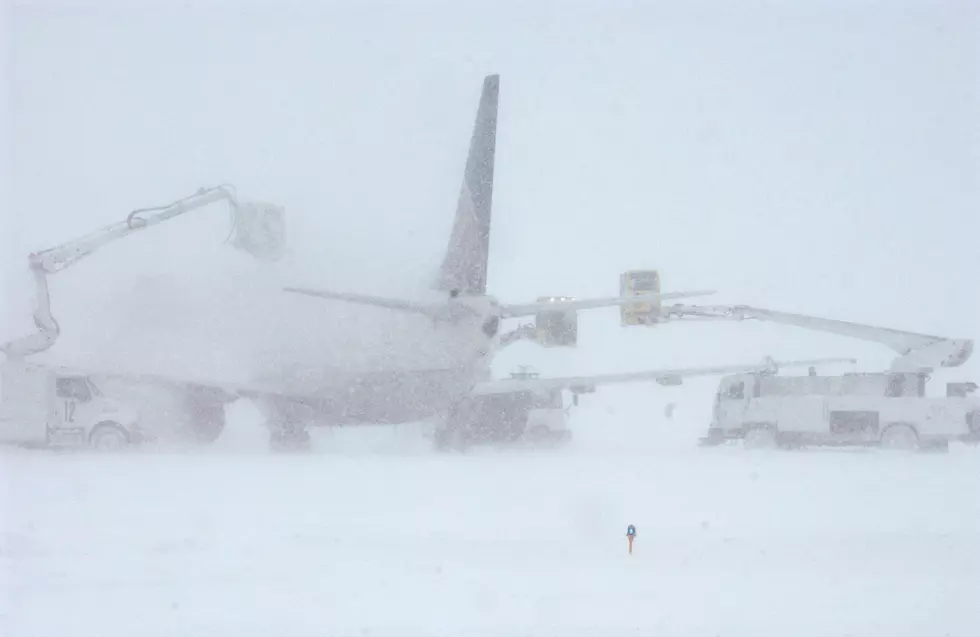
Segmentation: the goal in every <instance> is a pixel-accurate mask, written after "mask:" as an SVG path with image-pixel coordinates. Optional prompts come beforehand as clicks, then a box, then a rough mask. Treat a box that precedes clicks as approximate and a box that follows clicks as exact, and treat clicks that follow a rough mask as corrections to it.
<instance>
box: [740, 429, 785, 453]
mask: <svg viewBox="0 0 980 637" xmlns="http://www.w3.org/2000/svg"><path fill="white" fill-rule="evenodd" d="M778 443H779V441H778V440H777V439H776V428H775V427H771V426H765V425H761V426H755V427H752V428H750V429H749V430H748V431H746V432H745V438H743V439H742V445H743V446H744V447H745V448H746V449H775V448H776V447H778V446H779V444H778Z"/></svg>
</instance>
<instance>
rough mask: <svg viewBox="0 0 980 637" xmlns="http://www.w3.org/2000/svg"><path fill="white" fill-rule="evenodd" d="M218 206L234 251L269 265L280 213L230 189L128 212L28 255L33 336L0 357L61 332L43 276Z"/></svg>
mask: <svg viewBox="0 0 980 637" xmlns="http://www.w3.org/2000/svg"><path fill="white" fill-rule="evenodd" d="M221 200H225V201H227V202H228V204H229V206H230V207H231V212H232V224H233V227H232V234H231V235H230V236H229V240H230V241H231V244H232V245H233V246H234V247H235V248H238V249H240V250H244V251H246V252H248V253H249V254H251V255H252V256H253V257H255V258H257V259H260V260H263V261H275V260H277V259H279V258H280V257H281V256H282V254H283V249H284V245H285V228H284V218H283V209H282V208H280V207H278V206H275V205H272V204H266V203H252V202H249V203H245V202H240V201H238V199H237V198H236V197H235V195H234V189H233V188H232V187H231V186H224V185H222V186H215V187H213V188H201V189H200V190H198V191H197V192H196V193H195V194H193V195H191V196H189V197H185V198H183V199H179V200H177V201H175V202H173V203H170V204H167V205H163V206H156V207H152V208H141V209H139V210H134V211H133V212H131V213H130V214H129V215H128V216H127V217H126V219H125V220H123V221H120V222H117V223H115V224H112V225H109V226H106V227H104V228H101V229H99V230H96V231H94V232H91V233H89V234H87V235H85V236H83V237H79V238H78V239H75V240H73V241H69V242H67V243H63V244H61V245H59V246H55V247H53V248H48V249H47V250H42V251H40V252H34V253H32V254H30V255H29V257H28V263H29V265H30V268H31V272H32V274H33V276H34V284H35V288H36V294H37V307H36V309H35V311H34V325H35V326H36V327H37V330H38V331H37V332H36V333H34V334H29V335H27V336H24V337H21V338H19V339H16V340H13V341H10V342H8V343H5V344H3V345H0V351H3V352H4V354H6V355H7V357H8V358H11V359H21V358H23V357H25V356H29V355H31V354H37V353H39V352H43V351H45V350H47V349H49V348H50V347H51V346H52V345H54V343H55V341H56V340H57V338H58V335H59V333H60V331H61V328H60V327H59V326H58V321H57V320H55V318H54V316H53V315H52V314H51V297H50V295H49V293H48V280H47V277H48V275H49V274H54V273H56V272H60V271H61V270H63V269H65V268H67V267H69V266H71V265H74V264H75V263H77V262H78V261H80V260H81V259H84V258H85V257H87V256H88V255H90V254H92V253H93V252H95V251H96V250H98V249H99V248H101V247H102V246H104V245H106V244H109V243H112V242H113V241H116V240H118V239H122V238H124V237H128V236H129V235H131V234H134V233H137V232H139V231H141V230H144V229H146V228H149V227H150V226H154V225H156V224H158V223H163V222H164V221H167V220H169V219H173V218H174V217H178V216H180V215H182V214H185V213H187V212H191V211H192V210H196V209H198V208H202V207H204V206H208V205H210V204H212V203H215V202H217V201H221Z"/></svg>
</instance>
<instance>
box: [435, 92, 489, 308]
mask: <svg viewBox="0 0 980 637" xmlns="http://www.w3.org/2000/svg"><path fill="white" fill-rule="evenodd" d="M499 92H500V76H499V75H488V76H486V77H485V78H484V79H483V92H482V94H481V95H480V106H479V109H478V110H477V113H476V122H475V124H474V125H473V136H472V138H471V139H470V149H469V155H468V156H467V158H466V171H465V173H464V174H463V183H462V186H461V187H460V192H459V202H458V203H457V205H456V218H455V221H454V222H453V229H452V234H451V235H450V237H449V245H448V246H447V248H446V254H445V256H444V257H443V261H442V266H441V268H440V270H439V279H438V282H437V286H438V288H439V289H441V290H446V291H455V292H456V293H459V294H485V293H486V291H487V257H488V256H489V249H490V213H491V202H492V198H493V167H494V155H495V153H496V145H497V99H498V95H499Z"/></svg>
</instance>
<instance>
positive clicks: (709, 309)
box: [664, 305, 973, 373]
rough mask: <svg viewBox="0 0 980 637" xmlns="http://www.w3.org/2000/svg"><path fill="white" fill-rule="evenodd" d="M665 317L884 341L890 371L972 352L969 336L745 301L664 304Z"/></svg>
mask: <svg viewBox="0 0 980 637" xmlns="http://www.w3.org/2000/svg"><path fill="white" fill-rule="evenodd" d="M664 318H666V319H667V320H676V319H694V320H697V319H702V320H712V319H715V320H726V319H727V320H733V321H744V320H757V321H769V322H772V323H780V324H783V325H793V326H796V327H802V328H804V329H809V330H817V331H821V332H829V333H831V334H838V335H840V336H848V337H851V338H857V339H861V340H865V341H873V342H876V343H881V344H882V345H885V346H886V347H888V348H890V349H891V350H893V351H895V352H896V353H897V354H898V356H897V357H896V358H895V359H894V360H893V361H892V363H891V367H890V370H891V371H893V372H924V373H929V372H931V371H933V370H934V369H935V368H936V367H958V366H959V365H962V364H963V363H965V362H966V361H967V360H968V359H969V358H970V355H971V354H972V353H973V341H972V340H970V339H952V338H945V337H942V336H932V335H929V334H917V333H915V332H904V331H901V330H895V329H891V328H888V327H876V326H873V325H863V324H861V323H851V322H848V321H838V320H835V319H826V318H819V317H816V316H806V315H804V314H792V313H790V312H780V311H777V310H767V309H762V308H757V307H750V306H748V305H706V306H685V305H675V306H671V307H668V308H664Z"/></svg>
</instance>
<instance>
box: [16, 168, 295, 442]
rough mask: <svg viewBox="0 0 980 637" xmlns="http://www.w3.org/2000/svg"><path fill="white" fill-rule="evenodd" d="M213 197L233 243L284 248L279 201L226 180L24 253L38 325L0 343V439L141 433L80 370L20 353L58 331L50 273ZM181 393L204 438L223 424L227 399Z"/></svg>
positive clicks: (266, 251) (271, 256)
mask: <svg viewBox="0 0 980 637" xmlns="http://www.w3.org/2000/svg"><path fill="white" fill-rule="evenodd" d="M218 201H226V202H228V204H229V205H230V207H231V211H232V222H233V228H232V230H233V232H232V235H231V236H230V237H229V242H230V243H231V244H232V246H233V247H235V248H237V249H240V250H243V251H245V252H248V253H249V254H250V255H251V256H253V257H254V258H256V259H259V260H263V261H275V260H277V259H279V258H280V257H281V256H282V254H283V247H284V236H285V229H284V224H283V217H284V213H283V209H282V208H280V207H278V206H275V205H273V204H268V203H260V202H243V201H239V200H238V199H237V197H236V196H235V193H234V189H233V188H232V187H231V186H225V185H222V186H216V187H213V188H202V189H200V190H198V192H196V193H195V194H193V195H191V196H189V197H185V198H183V199H179V200H177V201H175V202H173V203H170V204H165V205H162V206H156V207H152V208H142V209H139V210H134V211H133V212H131V213H130V214H129V215H128V216H127V217H126V219H125V220H124V221H120V222H118V223H115V224H112V225H109V226H106V227H104V228H101V229H98V230H96V231H94V232H91V233H89V234H87V235H85V236H82V237H80V238H77V239H74V240H72V241H68V242H66V243H64V244H61V245H59V246H55V247H53V248H49V249H46V250H42V251H39V252H35V253H32V254H31V255H29V258H28V261H29V265H30V269H31V273H32V275H33V277H34V284H35V288H36V294H37V298H36V307H35V310H34V325H35V327H36V328H37V331H36V332H35V333H33V334H28V335H26V336H22V337H20V338H17V339H15V340H12V341H9V342H7V343H4V344H2V345H0V352H3V354H4V355H5V356H6V360H5V361H4V362H3V363H2V374H3V379H2V388H0V391H2V396H0V442H4V443H8V444H24V445H32V446H33V445H44V444H47V445H53V446H63V445H72V444H83V445H93V446H96V447H118V446H123V445H126V444H131V443H133V442H135V441H137V440H141V439H143V435H142V434H140V433H139V429H138V427H137V426H136V424H135V421H134V420H133V418H132V417H131V414H130V413H129V411H127V410H126V409H124V408H123V407H122V406H121V405H120V404H119V403H117V402H115V401H113V400H110V399H108V398H106V397H105V396H104V395H103V394H102V393H101V392H100V391H99V389H98V387H96V385H95V383H93V382H92V380H91V378H90V377H89V376H88V375H87V374H86V373H85V372H79V371H70V370H67V369H63V368H59V367H56V366H46V365H41V364H37V363H28V362H27V361H26V359H27V357H30V356H33V355H36V354H40V353H41V352H44V351H46V350H48V349H50V348H51V347H52V346H54V344H55V342H56V341H57V339H58V337H59V336H60V334H61V327H60V326H59V325H58V321H57V320H56V319H55V318H54V316H53V314H52V312H51V298H50V294H49V291H48V275H49V274H55V273H58V272H60V271H62V270H64V269H65V268H68V267H70V266H72V265H74V264H75V263H77V262H78V261H80V260H81V259H84V258H85V257H87V256H89V255H91V254H92V253H94V252H95V251H97V250H98V249H100V248H102V247H103V246H106V245H108V244H109V243H112V242H114V241H116V240H119V239H123V238H125V237H129V236H131V235H133V234H136V233H139V232H142V231H143V230H145V229H146V228H149V227H152V226H155V225H157V224H160V223H162V222H164V221H168V220H170V219H173V218H175V217H178V216H180V215H183V214H185V213H187V212H190V211H193V210H196V209H199V208H203V207H206V206H208V205H210V204H212V203H215V202H218ZM117 376H118V375H117ZM131 376H132V381H133V382H151V384H153V383H156V381H141V376H144V377H146V376H145V375H131ZM146 378H149V377H146ZM156 384H157V385H159V386H160V387H169V386H170V385H168V384H166V383H164V384H160V383H156ZM171 385H172V384H171ZM183 395H184V396H185V398H186V400H185V401H184V402H185V404H184V409H183V411H185V412H186V415H187V417H188V418H187V419H188V420H189V421H190V423H191V428H192V429H193V430H194V432H195V434H196V435H198V437H199V438H203V439H207V440H213V439H214V438H216V437H217V435H218V434H219V433H220V432H221V429H222V427H223V426H224V410H223V402H227V400H226V399H224V398H221V397H217V398H211V397H210V396H208V395H205V394H202V393H201V392H197V393H195V392H193V391H186V392H183ZM202 396H203V398H202Z"/></svg>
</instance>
